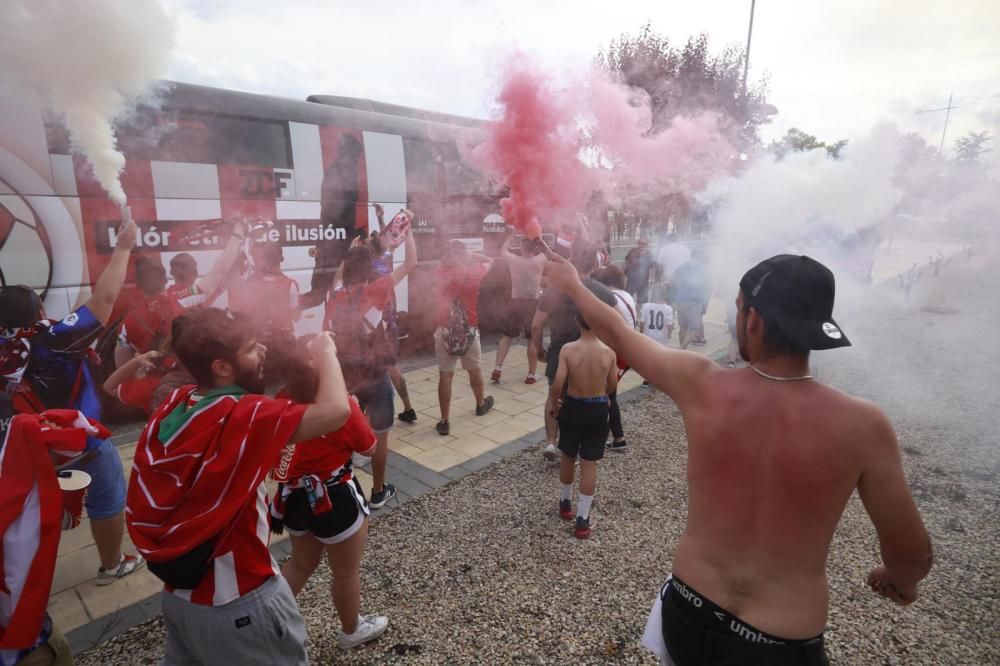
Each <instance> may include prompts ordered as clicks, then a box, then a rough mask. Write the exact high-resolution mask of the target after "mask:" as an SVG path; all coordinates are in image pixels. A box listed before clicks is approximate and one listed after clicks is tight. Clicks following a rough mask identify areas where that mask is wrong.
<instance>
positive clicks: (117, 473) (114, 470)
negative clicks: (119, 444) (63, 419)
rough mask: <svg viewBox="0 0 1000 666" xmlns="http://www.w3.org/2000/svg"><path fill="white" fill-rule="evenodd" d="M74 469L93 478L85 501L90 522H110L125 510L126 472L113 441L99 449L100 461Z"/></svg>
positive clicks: (108, 441) (98, 459)
mask: <svg viewBox="0 0 1000 666" xmlns="http://www.w3.org/2000/svg"><path fill="white" fill-rule="evenodd" d="M72 467H73V468H74V469H79V470H81V471H84V472H86V473H87V474H89V475H90V487H89V488H88V489H87V496H86V497H85V498H84V500H83V505H84V506H85V507H86V508H87V516H88V517H89V518H91V519H94V520H101V519H104V518H111V517H112V516H115V515H117V514H119V513H120V512H121V511H122V510H123V509H124V508H125V471H124V469H123V468H122V459H121V456H120V455H118V449H116V448H115V446H114V444H112V443H111V440H110V439H105V440H103V441H102V442H101V443H100V445H99V446H98V447H97V458H95V459H94V460H91V461H90V462H88V463H84V464H83V465H79V466H77V465H73V466H72Z"/></svg>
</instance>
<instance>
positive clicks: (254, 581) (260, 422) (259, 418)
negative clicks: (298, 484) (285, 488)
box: [125, 386, 306, 606]
mask: <svg viewBox="0 0 1000 666" xmlns="http://www.w3.org/2000/svg"><path fill="white" fill-rule="evenodd" d="M305 409H306V407H305V406H304V405H297V404H295V403H293V402H291V401H289V400H278V399H270V398H266V397H264V396H260V395H248V394H246V393H245V392H244V391H243V390H242V389H240V388H239V387H225V388H222V389H215V390H212V391H209V392H207V393H206V394H205V395H204V396H201V397H198V396H196V394H195V387H193V386H187V387H184V388H180V389H178V390H176V391H174V393H173V395H171V396H170V398H169V399H168V400H166V401H164V403H163V404H162V405H161V406H160V407H159V408H158V409H157V410H156V412H155V413H154V414H153V416H152V418H151V419H150V421H149V424H148V425H147V426H146V428H145V430H143V432H142V435H141V436H140V438H139V442H138V443H137V445H136V452H135V460H134V464H133V472H132V476H131V478H130V480H129V488H128V499H127V502H126V509H125V512H126V522H127V524H128V530H129V535H130V536H131V537H132V542H133V543H134V544H135V545H136V547H137V548H138V549H139V552H140V553H142V554H143V555H144V556H145V557H146V558H147V559H148V560H149V561H151V562H168V561H171V560H173V559H176V558H177V557H179V556H181V555H183V554H185V553H187V552H190V551H191V550H192V549H193V548H196V547H197V546H199V545H201V544H203V543H205V542H207V541H210V540H216V539H219V537H220V536H221V541H219V542H218V543H217V544H216V547H215V551H214V552H215V555H216V557H215V559H214V561H213V563H212V566H211V567H210V568H209V570H208V573H207V574H206V576H205V578H204V579H202V581H201V582H200V583H199V584H198V586H197V587H195V589H193V590H175V589H172V588H170V587H169V586H167V587H166V590H167V591H168V592H171V593H173V594H176V595H177V596H179V597H181V598H183V599H187V600H189V601H191V602H193V603H196V604H202V605H206V606H221V605H224V604H227V603H229V602H231V601H233V600H234V599H238V598H239V597H241V596H242V595H244V594H247V593H248V592H252V591H253V590H255V589H257V588H258V587H259V586H260V585H261V584H263V583H264V582H265V581H266V580H268V579H269V578H270V577H271V576H275V575H278V567H277V565H276V564H275V562H274V560H273V559H272V557H271V552H270V551H269V550H268V547H267V546H268V538H269V523H268V515H267V514H268V512H267V494H266V492H265V490H264V479H265V477H266V476H267V473H268V472H269V471H270V470H271V468H272V467H273V466H274V464H275V463H276V462H277V459H278V456H279V455H280V454H281V450H282V448H283V447H284V445H285V443H287V442H288V440H289V439H291V437H292V435H293V434H294V433H295V429H296V428H297V427H298V425H299V422H300V421H301V420H302V415H303V414H304V413H305Z"/></svg>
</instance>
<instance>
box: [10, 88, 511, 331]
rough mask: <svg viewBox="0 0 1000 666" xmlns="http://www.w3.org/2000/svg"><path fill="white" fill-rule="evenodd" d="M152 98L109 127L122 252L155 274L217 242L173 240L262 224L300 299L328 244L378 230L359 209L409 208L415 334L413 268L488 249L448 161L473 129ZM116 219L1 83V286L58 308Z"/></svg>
mask: <svg viewBox="0 0 1000 666" xmlns="http://www.w3.org/2000/svg"><path fill="white" fill-rule="evenodd" d="M166 90H167V91H166V92H165V94H164V95H163V97H162V104H159V105H158V106H157V108H151V107H140V108H139V109H138V110H137V111H136V113H135V114H134V115H133V116H132V117H130V118H129V120H128V121H127V122H123V123H120V124H119V126H118V128H117V129H118V137H119V148H120V150H122V152H123V153H124V154H125V157H126V169H125V172H124V173H123V174H122V185H123V187H124V189H125V193H126V194H127V196H128V202H129V206H130V208H131V211H132V215H133V218H134V219H135V220H136V222H137V223H138V225H139V228H140V232H141V233H140V240H139V246H138V247H137V248H136V255H145V256H155V257H159V259H160V261H162V262H163V264H164V266H166V265H168V262H169V261H170V259H171V257H173V256H174V255H176V254H177V253H179V252H189V253H190V254H192V255H193V256H194V257H195V259H196V260H197V262H198V265H199V270H200V272H201V273H202V274H204V273H205V272H207V270H208V268H209V267H210V266H211V264H212V261H213V260H214V258H215V256H216V255H217V254H218V251H219V250H218V249H217V247H218V245H217V244H218V239H217V238H215V239H212V238H209V240H208V241H205V240H202V241H197V240H193V241H192V240H190V237H191V234H188V233H186V231H190V229H191V227H192V226H193V225H200V224H204V222H203V221H204V220H213V219H219V218H225V217H227V216H229V215H231V214H244V215H247V216H261V217H264V218H266V219H272V220H274V221H275V230H276V232H277V233H276V236H277V238H278V239H279V242H280V243H281V244H282V246H283V252H284V257H285V260H284V263H283V264H282V268H283V270H284V271H285V273H286V274H287V275H289V276H290V277H292V278H294V279H295V280H296V281H297V282H298V285H299V288H300V291H301V292H302V293H306V292H309V291H310V289H311V287H312V286H313V283H314V281H317V280H318V281H319V282H320V283H322V281H323V277H322V274H325V273H327V271H323V270H322V269H323V268H325V267H326V266H325V265H326V264H329V262H330V257H331V248H332V247H333V246H334V245H335V244H337V243H338V239H343V238H344V237H345V236H346V237H347V238H348V239H349V238H350V237H351V236H352V235H353V234H354V233H356V231H357V230H360V229H376V228H377V223H376V218H375V214H374V210H373V208H372V207H371V206H370V205H369V202H377V203H380V204H381V205H382V206H383V207H384V208H385V212H386V220H387V221H388V219H389V218H391V217H392V215H393V214H395V213H396V212H397V211H398V210H399V209H400V208H402V207H404V206H405V207H409V208H411V209H413V210H414V211H415V213H416V215H417V222H416V224H415V227H414V231H415V236H416V239H417V246H418V250H419V254H420V259H421V263H422V264H425V265H424V266H422V267H421V268H420V269H418V270H417V271H416V272H415V273H414V274H413V275H412V276H411V278H410V279H409V280H408V282H404V283H403V284H401V285H400V288H399V290H398V292H397V302H398V307H399V309H400V310H401V311H407V310H408V311H409V312H410V313H411V316H410V321H411V326H412V327H413V328H414V329H423V330H426V327H428V326H430V322H429V321H424V319H426V316H427V315H429V313H431V312H433V307H431V306H430V301H427V305H425V304H424V301H425V300H427V299H428V298H429V296H430V295H431V294H433V289H431V288H429V287H430V285H429V284H428V280H429V276H430V271H429V270H428V269H429V266H428V265H427V264H426V263H425V262H433V261H434V260H436V259H438V258H440V256H441V253H442V249H443V247H444V245H445V243H446V242H447V240H449V239H451V238H462V239H467V242H469V243H471V244H473V245H476V246H478V247H480V248H481V249H483V250H484V251H485V252H487V253H490V254H495V253H496V249H497V248H498V247H499V245H500V244H501V243H502V242H503V239H504V237H505V232H506V230H505V226H504V224H503V221H502V219H501V218H500V216H499V214H498V213H499V198H500V193H499V192H497V191H495V188H493V187H492V186H491V185H490V184H489V183H488V182H486V181H485V180H484V179H483V178H482V177H481V176H480V175H479V174H478V173H477V172H476V171H475V170H474V169H472V168H470V167H469V165H468V164H467V163H466V162H465V161H464V159H463V152H464V151H463V148H464V147H465V146H470V145H473V144H474V143H475V142H477V141H478V140H479V139H480V138H481V136H482V125H483V121H479V120H475V119H471V118H463V117H459V116H452V115H448V114H441V113H434V112H428V111H421V110H417V109H410V108H406V107H400V106H394V105H390V104H382V103H378V102H372V101H368V100H361V99H353V98H344V97H331V96H314V97H310V98H308V100H307V101H298V100H292V99H285V98H278V97H270V96H264V95H253V94H248V93H242V92H234V91H229V90H220V89H215V88H207V87H202V86H194V85H187V84H178V83H168V84H166ZM120 215H121V213H120V210H119V209H118V207H117V206H116V205H115V204H114V203H113V202H112V201H111V200H110V199H109V198H108V197H107V194H106V192H105V191H104V189H103V188H102V187H101V186H100V185H98V184H97V182H96V181H95V180H94V178H93V176H92V174H91V171H90V167H89V165H88V163H87V162H86V160H85V159H84V158H82V157H80V156H79V155H74V154H72V153H71V150H70V143H69V137H68V134H67V132H66V130H65V128H64V127H63V126H62V125H61V123H60V122H59V121H58V120H57V119H55V118H53V117H51V115H50V114H48V113H47V112H46V111H45V109H44V108H43V106H42V105H40V104H39V103H38V101H37V99H36V98H35V97H34V96H33V95H31V94H30V93H27V92H25V91H24V90H23V89H15V88H11V87H3V86H0V284H26V285H29V286H31V287H33V288H35V289H37V290H38V291H39V293H40V294H42V296H43V298H44V302H45V306H46V311H47V312H48V313H49V316H53V317H59V316H62V315H64V314H65V313H67V312H69V311H70V310H71V309H73V308H74V307H76V306H77V305H78V304H79V303H81V302H82V301H83V300H85V299H86V297H87V296H88V295H89V289H90V285H91V284H92V282H93V281H94V280H95V279H96V277H97V276H98V275H99V274H100V271H101V269H102V268H103V266H104V265H105V264H106V261H107V258H108V256H109V254H110V252H111V251H112V249H113V247H114V245H115V242H116V229H117V225H118V224H119V223H120V219H121V218H120ZM272 233H275V232H272ZM185 236H188V239H187V240H186V239H185ZM338 247H339V246H338ZM398 252H399V253H401V252H402V249H401V248H400V250H398ZM334 254H335V253H334ZM396 259H397V261H401V259H402V257H401V256H398V257H397V258H396ZM317 268H318V269H320V270H319V271H317V270H316V269H317ZM314 273H315V274H314ZM321 286H322V285H321ZM316 293H318V291H317V292H316ZM415 313H421V315H422V318H421V317H415V316H414V314H415ZM321 322H322V307H317V308H313V309H311V310H306V311H305V312H304V313H303V317H302V319H301V321H300V322H299V324H298V326H299V329H298V331H297V332H299V333H300V334H302V333H306V332H311V331H315V330H318V329H319V327H320V325H321Z"/></svg>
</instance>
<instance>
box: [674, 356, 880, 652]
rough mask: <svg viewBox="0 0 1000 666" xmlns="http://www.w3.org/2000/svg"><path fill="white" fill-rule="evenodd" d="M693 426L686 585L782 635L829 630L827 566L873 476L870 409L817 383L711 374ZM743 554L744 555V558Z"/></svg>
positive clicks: (683, 567) (681, 551) (680, 570)
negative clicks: (868, 461) (844, 518)
mask: <svg viewBox="0 0 1000 666" xmlns="http://www.w3.org/2000/svg"><path fill="white" fill-rule="evenodd" d="M699 393H700V394H701V395H700V396H699V397H698V399H696V400H695V401H694V404H693V405H692V404H689V405H684V406H683V407H682V410H683V412H684V423H685V426H686V429H687V435H688V441H689V449H688V483H689V488H690V496H689V507H688V522H687V530H686V531H685V533H684V535H683V536H682V537H681V540H680V543H679V544H678V548H677V553H676V555H675V557H674V572H675V573H676V574H677V575H678V576H679V577H680V578H682V579H683V580H684V581H685V582H686V583H688V584H689V585H691V586H692V587H693V588H695V589H697V590H698V591H699V592H701V593H702V594H705V595H706V596H707V597H709V598H710V599H712V600H713V601H714V602H716V603H717V604H719V605H720V606H722V607H723V608H726V609H727V610H728V611H730V612H731V613H733V614H735V615H738V616H739V617H741V618H742V619H743V620H745V621H746V622H748V623H750V624H752V625H754V626H756V627H758V628H760V629H762V630H764V631H766V632H768V633H771V634H774V635H778V636H783V637H787V638H808V637H811V636H815V635H817V634H819V633H821V632H822V631H823V628H824V626H825V623H826V612H827V601H828V599H827V597H828V594H827V581H826V558H827V553H828V550H829V546H830V541H831V539H832V536H833V531H834V529H835V528H836V526H837V522H838V521H839V519H840V515H841V513H842V512H843V510H844V507H845V505H846V503H847V500H848V499H849V498H850V496H851V493H852V492H853V491H854V489H855V487H856V486H857V484H858V480H859V478H860V476H861V473H862V470H863V468H864V454H863V450H864V447H865V446H866V441H867V440H870V437H869V436H868V435H866V423H865V422H866V414H867V410H866V409H865V407H863V405H864V403H863V402H862V401H860V400H857V399H855V398H852V397H850V396H847V395H845V394H843V393H840V392H839V391H836V390H835V389H833V388H830V387H828V386H825V385H823V384H821V383H819V382H817V381H815V380H804V381H795V382H775V381H771V380H767V379H765V378H762V377H759V376H757V375H756V374H754V373H753V372H752V370H750V369H749V368H745V369H742V370H735V371H733V370H729V371H726V370H722V369H717V370H712V371H710V372H709V373H708V374H707V376H706V378H705V385H704V387H703V390H702V391H700V392H699ZM736 554H738V556H736Z"/></svg>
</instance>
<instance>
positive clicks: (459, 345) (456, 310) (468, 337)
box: [443, 271, 476, 356]
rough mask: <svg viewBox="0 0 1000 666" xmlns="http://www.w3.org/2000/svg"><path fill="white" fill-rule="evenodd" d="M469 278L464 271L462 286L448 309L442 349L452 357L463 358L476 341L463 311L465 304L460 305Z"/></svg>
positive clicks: (474, 333)
mask: <svg viewBox="0 0 1000 666" xmlns="http://www.w3.org/2000/svg"><path fill="white" fill-rule="evenodd" d="M468 278H469V272H468V271H466V273H465V278H464V279H463V280H462V286H461V287H460V288H459V290H458V292H457V293H456V294H455V297H454V298H453V299H452V301H451V307H450V308H448V323H447V325H446V326H445V328H444V336H443V337H444V348H445V351H447V352H448V353H449V354H451V355H452V356H464V355H465V353H466V352H467V351H469V347H471V346H472V342H473V341H474V340H475V339H476V329H474V328H473V327H472V326H471V325H470V324H469V313H468V312H466V311H465V304H464V303H462V289H464V288H465V282H466V280H468Z"/></svg>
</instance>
